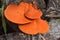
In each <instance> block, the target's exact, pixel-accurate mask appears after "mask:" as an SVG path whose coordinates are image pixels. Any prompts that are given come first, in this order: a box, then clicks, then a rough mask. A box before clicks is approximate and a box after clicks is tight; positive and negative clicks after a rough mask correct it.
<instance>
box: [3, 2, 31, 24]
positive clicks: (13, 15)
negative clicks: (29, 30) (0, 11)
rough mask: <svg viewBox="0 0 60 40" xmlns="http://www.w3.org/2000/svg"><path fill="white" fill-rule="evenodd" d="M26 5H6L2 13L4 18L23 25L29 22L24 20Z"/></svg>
mask: <svg viewBox="0 0 60 40" xmlns="http://www.w3.org/2000/svg"><path fill="white" fill-rule="evenodd" d="M28 6H29V5H28V3H23V2H22V3H20V4H19V5H18V6H17V5H15V4H11V5H8V6H7V8H6V9H5V11H4V15H5V17H6V18H7V19H8V20H9V21H11V22H13V23H17V24H25V23H29V22H31V21H30V20H28V19H26V18H25V16H24V13H25V12H26V11H27V10H28Z"/></svg>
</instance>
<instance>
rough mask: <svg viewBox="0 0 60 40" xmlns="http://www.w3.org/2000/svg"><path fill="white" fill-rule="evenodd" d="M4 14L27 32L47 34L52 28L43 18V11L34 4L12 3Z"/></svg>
mask: <svg viewBox="0 0 60 40" xmlns="http://www.w3.org/2000/svg"><path fill="white" fill-rule="evenodd" d="M4 15H5V17H6V18H7V19H8V20H9V21H11V22H14V23H17V24H19V25H18V28H19V29H20V30H21V31H22V32H24V33H27V34H31V35H35V34H37V33H41V34H45V33H46V32H48V30H49V28H50V27H49V25H48V23H47V21H46V20H43V19H41V16H42V15H43V13H42V11H41V10H38V9H37V8H34V7H33V4H29V3H25V2H21V3H20V4H19V5H18V6H17V5H15V4H11V5H9V6H8V7H7V8H6V9H5V12H4ZM31 19H32V20H31Z"/></svg>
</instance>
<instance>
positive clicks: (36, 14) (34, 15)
mask: <svg viewBox="0 0 60 40" xmlns="http://www.w3.org/2000/svg"><path fill="white" fill-rule="evenodd" d="M29 7H30V8H29V10H28V11H27V13H25V16H26V17H27V18H30V19H38V18H40V17H41V16H42V11H41V10H38V9H35V8H34V7H33V5H32V4H30V6H29Z"/></svg>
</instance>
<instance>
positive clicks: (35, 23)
mask: <svg viewBox="0 0 60 40" xmlns="http://www.w3.org/2000/svg"><path fill="white" fill-rule="evenodd" d="M18 28H19V29H20V30H21V31H22V32H24V33H27V34H32V35H35V34H37V33H41V34H45V33H47V32H48V30H49V29H50V27H49V25H48V23H47V22H46V21H45V20H41V19H37V20H32V22H31V23H28V24H24V25H19V27H18Z"/></svg>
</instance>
